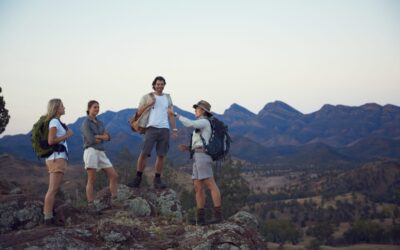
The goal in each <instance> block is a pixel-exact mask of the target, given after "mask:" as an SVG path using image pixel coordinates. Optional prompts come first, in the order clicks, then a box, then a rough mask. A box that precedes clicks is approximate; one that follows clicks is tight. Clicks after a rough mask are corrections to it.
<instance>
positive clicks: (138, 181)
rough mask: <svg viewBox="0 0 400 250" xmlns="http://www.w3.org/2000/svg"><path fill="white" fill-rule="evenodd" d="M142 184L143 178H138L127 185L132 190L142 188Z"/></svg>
mask: <svg viewBox="0 0 400 250" xmlns="http://www.w3.org/2000/svg"><path fill="white" fill-rule="evenodd" d="M141 182H142V177H139V176H136V177H135V179H133V181H131V182H129V183H128V184H127V185H128V187H131V188H138V187H140V183H141Z"/></svg>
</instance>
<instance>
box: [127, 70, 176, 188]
mask: <svg viewBox="0 0 400 250" xmlns="http://www.w3.org/2000/svg"><path fill="white" fill-rule="evenodd" d="M165 85H166V82H165V79H164V78H163V77H162V76H157V77H156V78H155V79H154V81H153V83H152V87H153V90H154V92H151V93H149V94H146V95H144V96H143V97H142V98H141V100H140V103H139V107H138V110H137V114H136V115H137V116H138V117H140V118H139V119H140V120H139V126H140V127H143V128H146V130H145V132H144V138H143V143H142V148H141V152H140V155H139V158H138V160H137V171H136V177H135V179H134V180H133V181H131V182H130V183H129V184H128V186H130V187H134V188H138V187H139V186H140V183H141V181H142V175H143V171H144V169H145V167H146V162H147V158H148V157H150V153H151V151H152V149H153V147H154V145H155V146H156V153H157V157H156V163H155V176H154V180H153V185H154V188H156V189H163V188H166V185H165V183H164V182H163V181H162V180H161V173H162V170H163V164H164V158H165V156H166V155H167V152H168V149H169V137H170V128H171V127H172V137H173V138H174V139H175V138H176V134H177V132H178V130H177V129H176V123H175V117H174V116H173V115H171V114H169V113H168V110H170V111H171V112H172V113H173V104H172V100H171V96H170V95H169V94H166V93H163V91H164V87H165Z"/></svg>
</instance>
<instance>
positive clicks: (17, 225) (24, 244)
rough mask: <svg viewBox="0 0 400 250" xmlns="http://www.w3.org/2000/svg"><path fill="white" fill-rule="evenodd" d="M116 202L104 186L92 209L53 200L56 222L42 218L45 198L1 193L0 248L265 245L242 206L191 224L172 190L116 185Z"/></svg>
mask: <svg viewBox="0 0 400 250" xmlns="http://www.w3.org/2000/svg"><path fill="white" fill-rule="evenodd" d="M118 191H119V197H118V199H119V202H120V204H118V206H117V207H115V206H113V207H112V206H111V205H110V194H109V191H108V189H103V190H101V191H100V192H98V193H97V196H96V200H95V205H96V211H93V210H92V211H88V210H87V209H86V207H85V206H77V205H76V204H75V205H73V204H70V203H61V202H59V201H58V202H56V205H55V218H56V221H57V222H58V223H60V224H64V226H57V227H48V226H44V225H42V224H41V222H42V220H43V215H42V207H43V197H34V196H28V195H24V194H7V195H2V196H1V197H0V214H1V217H0V248H1V249H267V245H266V242H265V241H264V240H263V239H262V237H261V236H260V235H259V234H258V232H257V227H258V221H257V219H256V217H255V216H253V215H252V214H250V213H248V212H245V211H240V212H238V213H236V214H235V215H234V216H232V217H230V218H227V219H226V220H225V221H224V223H220V224H213V225H207V226H196V225H189V224H188V223H187V222H186V216H185V215H184V214H183V213H182V210H181V205H180V202H179V200H178V199H177V196H176V193H175V191H174V190H172V189H166V190H162V191H160V190H154V189H152V188H141V189H131V188H129V187H127V186H125V185H119V190H118Z"/></svg>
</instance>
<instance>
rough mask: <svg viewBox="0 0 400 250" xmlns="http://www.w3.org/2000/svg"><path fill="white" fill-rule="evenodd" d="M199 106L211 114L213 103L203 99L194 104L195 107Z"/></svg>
mask: <svg viewBox="0 0 400 250" xmlns="http://www.w3.org/2000/svg"><path fill="white" fill-rule="evenodd" d="M198 107H199V108H201V109H202V110H204V111H206V112H207V113H209V114H211V105H210V104H209V103H208V102H207V101H204V100H201V101H199V102H198V103H196V104H194V105H193V108H198Z"/></svg>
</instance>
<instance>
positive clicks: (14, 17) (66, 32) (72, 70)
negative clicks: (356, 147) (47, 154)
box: [0, 0, 400, 135]
mask: <svg viewBox="0 0 400 250" xmlns="http://www.w3.org/2000/svg"><path fill="white" fill-rule="evenodd" d="M157 75H162V76H164V77H165V78H166V80H167V85H166V88H165V92H166V93H170V94H171V96H172V99H173V101H174V104H175V105H177V106H178V107H180V108H182V109H185V110H187V111H192V108H191V107H192V104H193V103H196V102H197V101H198V100H200V99H205V100H207V101H209V102H210V103H211V105H212V107H211V109H212V110H213V111H214V112H216V113H223V112H224V110H225V109H227V108H229V106H230V105H231V104H233V103H238V104H240V105H241V106H243V107H245V108H247V109H249V110H250V111H252V112H254V113H258V112H259V111H260V110H261V109H262V108H263V107H264V105H265V104H266V103H268V102H273V101H275V100H281V101H283V102H286V103H287V104H289V105H291V106H292V107H294V108H296V109H298V110H299V111H301V112H303V113H311V112H314V111H317V110H318V109H320V108H321V107H322V105H324V104H332V105H338V104H343V105H349V106H359V105H362V104H365V103H368V102H375V103H378V104H380V105H385V104H388V103H390V104H394V105H397V106H400V1H397V0H391V1H389V0H335V1H324V0H308V1H307V0H303V1H302V0H291V1H289V0H287V1H285V0H284V1H278V0H277V1H268V0H265V1H251V0H250V1H245V0H243V1H234V0H230V1H208V0H202V1H183V0H182V1H175V0H170V1H161V0H160V1H151V0H150V1H149V0H146V1H134V0H132V1H99V0H96V1H75V0H73V1H44V0H30V1H19V0H0V86H1V87H2V89H3V92H2V93H1V95H3V96H4V98H5V101H6V108H7V109H8V110H9V112H10V115H11V120H10V123H9V124H8V126H7V128H6V131H5V133H3V134H2V135H9V134H17V133H27V132H28V131H29V130H30V129H31V128H32V125H33V123H34V122H35V121H36V120H37V119H38V117H39V116H40V115H41V114H44V113H45V111H46V105H47V102H48V100H49V99H51V98H54V97H58V98H61V99H62V100H63V102H64V105H65V107H66V114H65V116H63V117H62V120H63V121H65V122H67V123H70V122H74V121H75V120H76V119H77V118H78V117H80V116H84V115H85V110H86V104H87V102H88V101H89V100H91V99H96V100H98V101H99V102H100V108H101V111H102V112H104V111H106V110H112V111H119V110H121V109H125V108H134V107H137V105H138V102H139V99H140V97H141V96H142V95H143V94H145V93H147V92H150V91H151V82H152V80H153V79H154V77H155V76H157Z"/></svg>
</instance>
